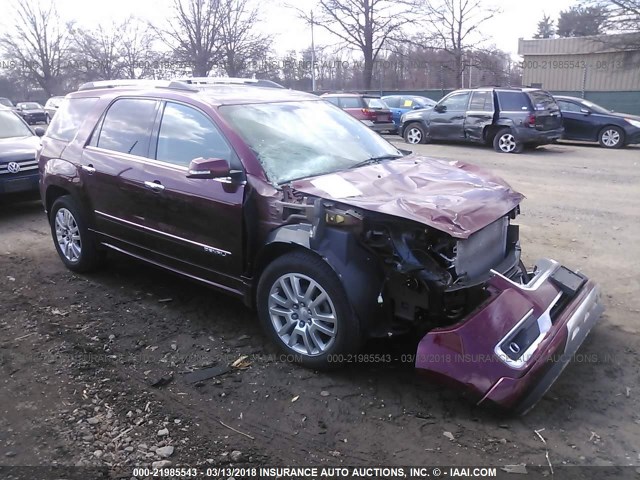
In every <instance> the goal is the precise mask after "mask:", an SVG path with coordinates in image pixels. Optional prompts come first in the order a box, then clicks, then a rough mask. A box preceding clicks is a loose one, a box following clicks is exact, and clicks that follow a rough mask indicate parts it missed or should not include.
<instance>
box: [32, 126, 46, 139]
mask: <svg viewBox="0 0 640 480" xmlns="http://www.w3.org/2000/svg"><path fill="white" fill-rule="evenodd" d="M33 131H34V132H35V134H36V135H37V136H39V137H42V136H43V135H44V134H45V132H46V130H45V129H44V128H43V127H36V128H34V129H33Z"/></svg>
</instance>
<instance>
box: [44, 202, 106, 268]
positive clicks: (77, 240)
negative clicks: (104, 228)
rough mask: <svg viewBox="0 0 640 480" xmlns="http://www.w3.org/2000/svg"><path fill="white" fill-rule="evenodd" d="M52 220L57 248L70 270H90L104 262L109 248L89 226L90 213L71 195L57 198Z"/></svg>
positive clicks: (50, 222)
mask: <svg viewBox="0 0 640 480" xmlns="http://www.w3.org/2000/svg"><path fill="white" fill-rule="evenodd" d="M49 224H50V226H51V236H52V237H53V244H54V245H55V247H56V251H57V252H58V255H60V259H61V260H62V263H64V264H65V266H66V267H67V268H68V269H69V270H72V271H74V272H78V273H86V272H90V271H93V270H96V269H97V268H98V267H100V266H102V264H103V262H104V258H105V252H104V250H101V249H100V248H99V246H98V244H97V242H96V240H95V238H94V236H93V234H92V233H91V232H90V231H89V230H88V229H87V222H86V217H85V215H84V213H83V212H82V209H81V208H80V207H79V206H78V204H77V203H76V201H75V200H74V199H73V198H72V197H71V196H70V195H65V196H63V197H60V198H58V199H57V200H56V201H55V202H53V206H52V207H51V212H50V213H49Z"/></svg>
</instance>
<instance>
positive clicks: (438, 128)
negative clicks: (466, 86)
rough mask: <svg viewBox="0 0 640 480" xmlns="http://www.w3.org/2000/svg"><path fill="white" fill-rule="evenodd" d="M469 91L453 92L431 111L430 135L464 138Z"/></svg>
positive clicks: (444, 137)
mask: <svg viewBox="0 0 640 480" xmlns="http://www.w3.org/2000/svg"><path fill="white" fill-rule="evenodd" d="M468 103H469V92H459V93H455V92H454V93H452V94H450V95H449V96H447V97H445V98H444V99H442V100H441V101H440V102H438V104H437V105H436V106H435V107H434V108H433V110H432V111H431V112H430V117H429V137H430V138H433V139H440V140H462V139H464V118H465V114H466V111H467V105H468Z"/></svg>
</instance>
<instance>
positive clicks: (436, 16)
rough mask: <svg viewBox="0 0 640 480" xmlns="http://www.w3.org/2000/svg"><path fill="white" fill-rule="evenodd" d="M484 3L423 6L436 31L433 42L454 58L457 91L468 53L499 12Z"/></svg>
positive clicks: (461, 0)
mask: <svg viewBox="0 0 640 480" xmlns="http://www.w3.org/2000/svg"><path fill="white" fill-rule="evenodd" d="M483 3H484V2H483V1H482V0H439V1H429V0H426V1H423V2H422V4H421V6H422V8H424V11H425V14H426V18H427V20H428V22H429V24H430V26H431V29H432V31H433V35H432V36H431V37H429V39H430V40H433V41H435V45H437V46H439V47H440V48H442V49H443V50H444V51H445V52H447V53H449V55H451V57H452V59H453V65H452V67H451V68H452V70H453V72H454V75H455V84H456V87H457V88H460V87H461V86H462V75H463V72H464V70H465V67H466V64H465V50H467V49H470V47H471V46H472V42H474V43H477V40H478V38H479V33H480V32H479V30H480V26H481V25H482V24H483V23H484V22H486V21H487V20H489V19H490V18H492V17H493V16H494V15H495V14H496V13H498V10H497V9H495V8H490V7H489V8H488V7H484V6H483V5H482V4H483Z"/></svg>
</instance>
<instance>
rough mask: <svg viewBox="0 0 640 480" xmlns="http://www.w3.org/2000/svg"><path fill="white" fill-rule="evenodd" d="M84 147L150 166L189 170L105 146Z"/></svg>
mask: <svg viewBox="0 0 640 480" xmlns="http://www.w3.org/2000/svg"><path fill="white" fill-rule="evenodd" d="M84 148H85V150H90V151H94V152H96V153H102V154H108V155H116V156H121V157H124V158H125V159H126V160H131V161H132V162H137V163H142V164H147V165H152V166H155V167H162V168H168V169H170V170H178V171H180V172H188V171H189V168H188V167H183V166H181V165H177V164H175V163H168V162H162V161H159V160H154V159H151V158H149V157H141V156H139V155H132V154H130V153H123V152H118V151H116V150H108V149H106V148H102V147H95V146H93V145H87V146H86V147H84Z"/></svg>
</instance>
